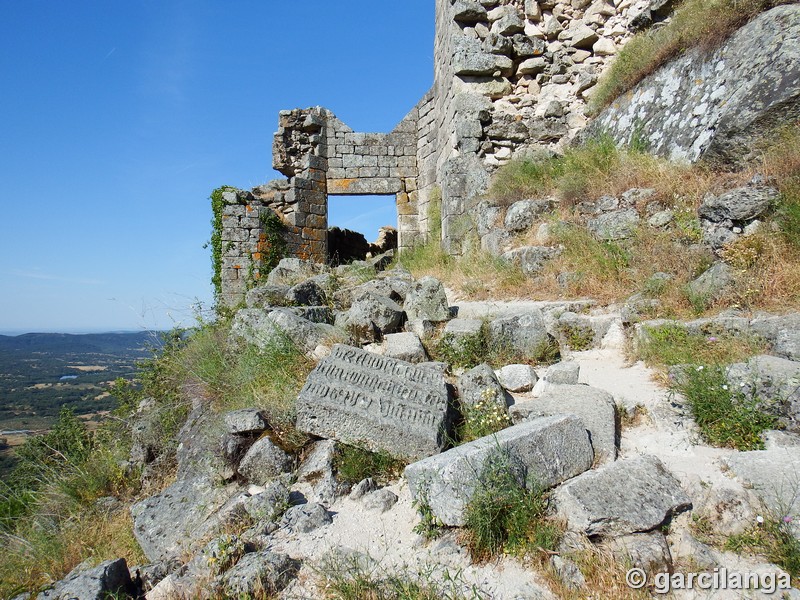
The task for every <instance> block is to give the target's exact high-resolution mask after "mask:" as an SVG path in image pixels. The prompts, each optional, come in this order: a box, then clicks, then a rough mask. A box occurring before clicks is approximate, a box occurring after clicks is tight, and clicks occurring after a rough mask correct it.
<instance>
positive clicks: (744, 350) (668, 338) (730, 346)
mask: <svg viewBox="0 0 800 600" xmlns="http://www.w3.org/2000/svg"><path fill="white" fill-rule="evenodd" d="M636 350H637V355H638V357H639V358H640V359H642V360H644V361H645V362H647V363H649V364H651V365H655V366H660V367H664V366H672V365H683V364H728V363H735V362H740V361H742V360H746V359H748V358H750V357H751V356H755V355H757V354H764V353H765V352H766V351H767V350H768V344H767V343H766V342H765V341H764V340H763V339H761V338H759V337H757V336H754V335H748V334H743V333H739V334H730V333H724V332H718V331H715V330H714V329H713V328H710V329H709V330H708V331H703V332H700V331H698V332H692V331H690V330H689V329H688V328H686V327H682V326H681V325H679V324H677V323H667V324H665V325H660V326H658V327H645V331H644V337H643V339H642V340H640V342H639V344H638V347H637V349H636Z"/></svg>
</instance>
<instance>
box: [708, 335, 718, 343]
mask: <svg viewBox="0 0 800 600" xmlns="http://www.w3.org/2000/svg"><path fill="white" fill-rule="evenodd" d="M708 341H709V342H712V343H713V342H716V341H717V338H715V337H714V336H713V335H712V336H711V337H709V338H708Z"/></svg>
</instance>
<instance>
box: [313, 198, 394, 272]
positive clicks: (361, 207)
mask: <svg viewBox="0 0 800 600" xmlns="http://www.w3.org/2000/svg"><path fill="white" fill-rule="evenodd" d="M396 248H397V200H396V197H395V196H328V260H329V262H330V263H331V264H334V265H339V264H347V263H350V262H353V261H354V260H364V259H365V258H368V257H370V256H377V255H378V254H383V253H384V252H386V251H388V250H394V249H396Z"/></svg>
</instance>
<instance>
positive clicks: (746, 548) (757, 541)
mask: <svg viewBox="0 0 800 600" xmlns="http://www.w3.org/2000/svg"><path fill="white" fill-rule="evenodd" d="M793 519H794V517H792V516H791V515H777V516H773V515H768V516H767V517H764V522H763V523H761V524H759V525H758V526H756V527H754V528H752V529H751V530H749V531H746V532H745V533H742V534H740V535H734V536H731V537H730V538H728V539H727V540H726V541H725V545H724V548H725V550H729V551H732V552H736V553H738V554H741V553H743V552H749V553H754V554H761V555H763V556H765V557H766V558H767V560H769V561H770V562H771V563H775V564H776V565H778V566H780V567H782V568H783V569H785V570H786V572H788V573H789V575H791V576H792V577H793V578H797V577H800V540H798V539H797V537H795V534H794V531H793V529H792V522H793Z"/></svg>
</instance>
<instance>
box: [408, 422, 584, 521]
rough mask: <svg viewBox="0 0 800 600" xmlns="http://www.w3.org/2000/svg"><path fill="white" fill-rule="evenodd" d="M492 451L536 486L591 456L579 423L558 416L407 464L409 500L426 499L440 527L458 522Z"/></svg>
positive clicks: (574, 470) (560, 477)
mask: <svg viewBox="0 0 800 600" xmlns="http://www.w3.org/2000/svg"><path fill="white" fill-rule="evenodd" d="M498 452H502V453H507V455H508V459H509V460H510V461H511V462H512V464H514V465H519V466H520V467H522V468H523V469H524V470H525V473H526V481H525V483H526V486H527V487H528V488H534V487H536V488H539V489H549V488H551V487H553V486H555V485H558V484H559V483H561V482H562V481H565V480H567V479H569V478H570V477H574V476H575V475H578V474H580V473H583V472H584V471H586V469H588V468H589V467H591V465H592V456H593V455H592V446H591V444H590V443H589V435H588V434H587V433H586V428H585V427H584V425H583V423H582V422H581V421H580V420H579V419H578V418H577V417H575V416H573V415H560V416H556V417H544V418H542V419H535V420H532V421H528V422H525V423H522V424H520V425H515V426H513V427H509V428H507V429H504V430H502V431H500V432H498V433H497V434H495V435H490V436H487V437H483V438H480V439H478V440H475V441H474V442H470V443H468V444H464V445H462V446H458V447H456V448H453V449H452V450H448V451H447V452H444V453H443V454H439V455H437V456H431V457H430V458H426V459H424V460H421V461H419V462H416V463H413V464H410V465H408V467H406V470H405V477H406V479H407V480H408V483H409V486H410V487H411V491H412V494H413V495H414V498H416V499H417V500H418V501H421V502H426V503H427V504H428V505H429V506H430V508H431V510H432V511H433V514H434V515H436V517H437V518H439V519H440V520H441V521H442V522H443V523H444V524H445V525H448V526H457V527H458V526H462V525H464V519H465V515H464V513H465V509H466V507H467V504H468V503H469V500H470V498H471V497H472V495H473V494H474V493H475V489H476V486H477V485H478V484H479V476H480V475H481V471H482V470H483V468H484V466H485V465H486V463H487V462H488V461H489V460H491V459H492V458H493V457H495V456H497V453H498Z"/></svg>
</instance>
